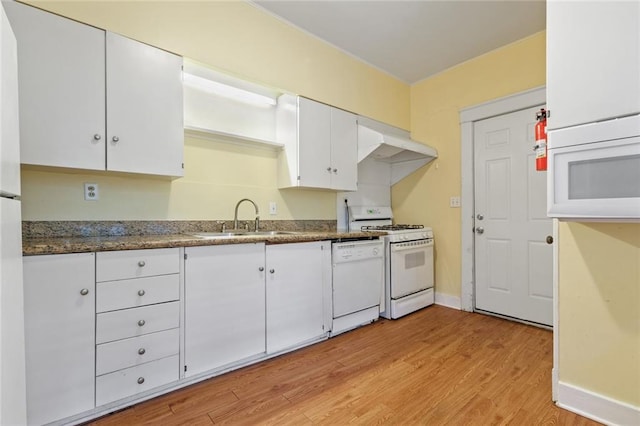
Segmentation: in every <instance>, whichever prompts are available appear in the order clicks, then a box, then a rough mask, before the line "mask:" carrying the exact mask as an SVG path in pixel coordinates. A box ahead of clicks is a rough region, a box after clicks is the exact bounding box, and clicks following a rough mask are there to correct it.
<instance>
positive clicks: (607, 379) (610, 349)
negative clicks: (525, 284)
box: [558, 223, 640, 407]
mask: <svg viewBox="0 0 640 426" xmlns="http://www.w3.org/2000/svg"><path fill="white" fill-rule="evenodd" d="M559 250H560V268H559V269H560V271H559V273H560V276H559V278H560V280H559V281H560V284H559V299H558V300H559V311H560V315H559V324H560V330H559V332H560V359H559V369H558V372H559V375H560V380H561V381H562V382H567V383H569V384H572V385H574V386H578V387H581V388H584V389H589V390H591V391H593V392H597V393H600V394H603V395H606V396H608V397H610V398H613V399H615V400H618V401H622V402H625V403H627V404H632V405H635V406H637V407H640V225H638V224H615V223H590V224H588V223H561V224H560V241H559Z"/></svg>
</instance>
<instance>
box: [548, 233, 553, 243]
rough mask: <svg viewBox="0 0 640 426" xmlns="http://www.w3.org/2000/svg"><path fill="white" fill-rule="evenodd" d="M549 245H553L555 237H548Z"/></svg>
mask: <svg viewBox="0 0 640 426" xmlns="http://www.w3.org/2000/svg"><path fill="white" fill-rule="evenodd" d="M547 244H553V237H552V236H551V235H547Z"/></svg>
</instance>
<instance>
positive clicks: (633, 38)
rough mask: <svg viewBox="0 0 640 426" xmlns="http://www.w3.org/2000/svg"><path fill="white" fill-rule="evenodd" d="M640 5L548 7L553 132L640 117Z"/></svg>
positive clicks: (574, 3)
mask: <svg viewBox="0 0 640 426" xmlns="http://www.w3.org/2000/svg"><path fill="white" fill-rule="evenodd" d="M639 34H640V3H638V2H637V1H629V2H625V1H616V2H613V1H612V2H605V1H602V2H597V1H593V2H577V1H572V2H567V1H557V0H553V1H552V0H550V1H548V2H547V107H548V108H549V110H550V111H551V116H550V117H549V119H548V121H547V126H548V129H549V130H552V129H558V128H563V127H568V126H574V125H578V124H584V123H590V122H594V121H599V120H605V119H609V118H613V117H619V116H623V115H629V114H634V113H639V112H640V36H639Z"/></svg>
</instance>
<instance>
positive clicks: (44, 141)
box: [6, 2, 184, 176]
mask: <svg viewBox="0 0 640 426" xmlns="http://www.w3.org/2000/svg"><path fill="white" fill-rule="evenodd" d="M6 8H7V14H8V16H9V20H10V22H11V24H12V26H13V29H14V31H15V33H16V38H17V41H18V70H19V90H20V140H21V162H22V163H24V164H34V165H43V166H56V167H70V168H80V169H88V170H112V171H122V172H131V173H145V174H152V175H167V176H182V175H183V169H182V162H183V160H182V158H183V152H182V150H183V140H184V135H183V111H182V105H183V100H182V76H181V72H182V58H180V57H179V56H176V55H173V54H170V53H168V52H165V51H162V50H159V49H156V48H153V47H151V46H148V45H145V44H142V43H139V42H136V41H134V40H130V39H126V38H125V37H121V36H118V35H116V34H112V33H105V31H103V30H101V29H98V28H94V27H91V26H88V25H84V24H81V23H78V22H75V21H72V20H69V19H66V18H63V17H60V16H57V15H54V14H51V13H48V12H44V11H41V10H38V9H35V8H33V7H30V6H26V5H22V4H19V3H15V2H7V3H6ZM105 39H106V40H105ZM105 152H106V154H105Z"/></svg>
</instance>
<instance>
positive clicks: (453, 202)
mask: <svg viewBox="0 0 640 426" xmlns="http://www.w3.org/2000/svg"><path fill="white" fill-rule="evenodd" d="M449 207H451V208H458V207H460V197H459V196H457V197H451V198H449Z"/></svg>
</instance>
